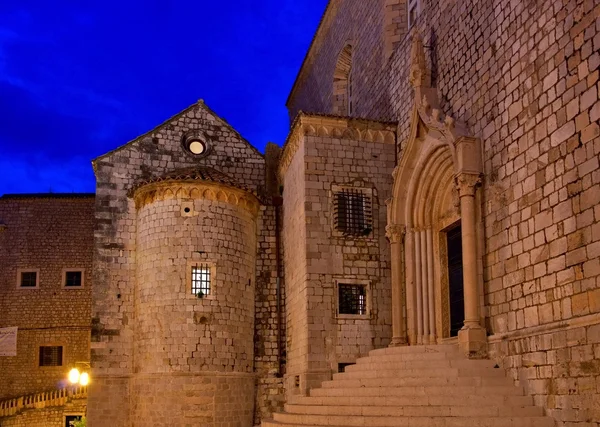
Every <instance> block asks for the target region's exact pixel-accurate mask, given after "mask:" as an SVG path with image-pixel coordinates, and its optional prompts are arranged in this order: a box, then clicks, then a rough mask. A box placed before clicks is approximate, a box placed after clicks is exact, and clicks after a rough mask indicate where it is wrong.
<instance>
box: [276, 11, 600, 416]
mask: <svg viewBox="0 0 600 427" xmlns="http://www.w3.org/2000/svg"><path fill="white" fill-rule="evenodd" d="M421 4H422V7H421V15H420V16H419V18H418V20H417V22H416V28H417V29H418V30H419V31H420V33H421V35H422V36H423V38H424V44H425V45H426V46H428V49H427V56H428V57H427V63H428V65H429V66H430V67H431V69H432V82H433V86H435V87H436V88H437V91H438V94H439V95H440V100H441V102H442V107H443V110H444V112H445V113H446V114H449V115H451V116H453V117H454V118H455V119H456V120H459V121H462V122H465V123H466V124H467V126H468V128H469V129H470V131H471V133H472V134H473V135H474V136H475V137H478V138H480V139H481V141H482V144H483V156H484V159H483V160H484V170H485V175H484V177H483V178H484V179H483V193H484V195H483V205H482V207H481V208H482V212H483V216H484V248H485V254H484V259H483V264H484V289H485V295H484V298H485V304H486V311H487V312H486V313H485V314H486V317H487V325H486V327H487V328H488V332H489V334H491V337H490V354H491V355H492V356H493V357H495V358H497V359H498V360H499V361H503V362H504V366H506V367H507V368H508V369H509V370H510V373H511V375H513V378H515V380H518V381H520V382H521V383H522V384H524V385H525V386H526V387H528V390H529V391H530V392H531V393H532V394H534V396H535V398H536V401H537V403H538V404H540V405H544V406H545V407H546V408H548V410H549V412H550V413H551V414H552V415H553V416H554V417H555V418H557V419H558V420H559V423H560V425H589V424H586V423H598V422H600V421H599V418H598V414H597V412H596V409H595V408H593V406H592V404H591V403H590V402H593V401H594V399H595V401H598V399H599V397H598V393H599V391H598V388H597V384H598V370H597V366H598V360H599V354H598V350H597V346H598V343H597V341H596V338H595V332H594V331H595V327H596V326H597V324H598V318H597V315H598V312H599V311H600V307H599V305H598V303H597V301H598V295H599V293H600V291H599V288H600V283H599V279H598V277H599V274H600V270H599V269H598V256H599V253H598V251H597V247H598V242H599V241H600V234H598V232H597V228H598V227H597V224H598V221H599V219H600V216H599V213H598V202H599V200H598V197H600V196H599V195H600V187H599V186H600V174H599V161H600V160H599V157H598V156H599V154H600V148H599V147H600V141H599V136H598V135H599V132H600V131H599V127H598V121H599V119H600V116H599V114H600V113H599V112H600V107H599V103H598V97H599V85H598V67H599V65H600V56H599V54H598V52H599V50H600V35H599V33H600V24H599V16H600V6H598V4H597V2H594V1H589V0H574V1H568V2H562V1H550V0H545V1H538V2H527V1H491V0H479V1H475V2H436V1H422V2H421ZM340 5H341V6H340V7H339V8H338V9H337V12H336V16H337V18H336V21H335V24H334V25H331V26H329V27H327V29H326V31H324V35H325V36H323V40H325V41H324V42H323V44H322V46H325V47H323V48H322V49H321V50H319V49H316V50H315V53H314V54H313V55H312V56H313V58H312V60H311V61H312V62H311V63H310V65H309V67H308V69H307V71H306V73H305V74H306V78H305V80H303V83H302V89H300V88H296V91H295V94H294V95H293V96H292V97H291V98H290V100H291V101H292V102H291V104H289V105H288V106H289V107H290V110H291V111H294V109H300V108H301V109H302V110H305V111H320V110H322V109H325V111H327V110H326V107H327V105H326V103H324V102H322V100H325V99H328V97H329V93H330V91H331V77H330V74H329V73H328V72H326V70H328V69H329V68H330V67H333V66H334V65H335V55H334V53H333V52H336V51H337V50H339V49H341V48H342V47H343V46H344V42H343V40H345V39H347V38H353V37H355V36H354V34H359V32H361V31H366V30H362V29H361V28H360V27H357V26H356V25H355V24H354V23H353V19H352V18H351V15H353V14H354V15H356V16H360V15H364V14H366V13H377V12H369V10H370V9H371V5H370V4H369V5H367V3H366V2H361V3H360V4H359V2H351V1H350V2H341V3H340ZM375 9H376V8H375ZM375 22H376V21H375ZM363 26H364V25H363ZM377 43H379V41H378V40H377V38H375V37H370V38H369V37H367V36H364V37H361V42H360V43H359V44H357V52H356V56H355V58H357V60H356V62H354V65H353V67H354V68H355V69H356V68H362V69H364V70H372V67H373V64H372V63H366V62H364V63H363V62H362V61H361V60H358V58H359V57H360V53H359V51H360V50H362V49H365V50H369V51H371V50H375V51H377V49H378V47H377V46H376V44H377ZM327 46H331V47H327ZM364 55H366V53H365V54H364ZM409 62H410V35H409V36H407V37H406V38H405V39H404V40H402V41H401V42H400V43H399V44H398V45H397V47H396V51H395V52H394V53H393V54H392V56H391V57H390V59H389V61H388V62H387V63H384V62H382V61H380V62H379V66H380V67H381V70H382V72H381V73H379V72H375V71H372V72H370V75H369V76H368V77H365V78H364V80H365V81H380V80H381V81H382V84H381V85H378V84H372V85H370V90H371V91H372V92H370V93H368V94H366V93H365V92H362V93H361V92H360V91H359V92H358V93H357V98H356V99H355V105H356V109H357V111H361V112H362V113H363V115H364V116H366V117H368V118H371V119H379V120H392V119H396V120H399V126H398V131H399V137H398V139H399V144H398V150H399V153H400V155H401V152H402V148H403V146H404V145H403V144H404V141H405V140H406V138H407V136H408V129H409V118H410V111H411V108H412V105H413V100H412V96H413V95H412V90H411V89H410V86H409V83H408V67H409ZM365 72H367V71H365ZM373 99H375V100H378V102H373ZM385 99H387V100H389V102H379V101H381V100H385ZM590 331H591V333H590ZM555 334H558V335H556V338H554V336H555ZM549 340H550V341H551V342H549ZM592 383H595V384H596V387H595V388H594V387H593V386H591V384H592Z"/></svg>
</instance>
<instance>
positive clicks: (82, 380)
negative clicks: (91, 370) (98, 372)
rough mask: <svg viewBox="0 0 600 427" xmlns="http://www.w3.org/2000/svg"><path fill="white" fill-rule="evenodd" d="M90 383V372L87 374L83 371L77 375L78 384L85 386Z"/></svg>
mask: <svg viewBox="0 0 600 427" xmlns="http://www.w3.org/2000/svg"><path fill="white" fill-rule="evenodd" d="M89 383H90V374H88V373H87V372H83V373H82V374H81V375H80V376H79V384H81V385H83V386H86V385H88V384H89Z"/></svg>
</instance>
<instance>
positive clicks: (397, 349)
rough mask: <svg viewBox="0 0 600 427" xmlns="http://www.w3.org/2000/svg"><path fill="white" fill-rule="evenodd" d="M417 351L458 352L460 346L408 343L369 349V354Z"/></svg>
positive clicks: (413, 352)
mask: <svg viewBox="0 0 600 427" xmlns="http://www.w3.org/2000/svg"><path fill="white" fill-rule="evenodd" d="M415 353H420V354H422V353H456V354H460V352H459V351H458V346H457V345H456V344H439V345H406V346H400V347H384V348H378V349H375V350H371V351H369V356H379V355H384V354H385V355H388V354H415Z"/></svg>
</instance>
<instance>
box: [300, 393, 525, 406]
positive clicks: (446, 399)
mask: <svg viewBox="0 0 600 427" xmlns="http://www.w3.org/2000/svg"><path fill="white" fill-rule="evenodd" d="M533 404H534V401H533V397H531V396H523V395H512V394H504V395H502V394H495V395H481V394H477V395H450V396H448V395H445V394H444V395H435V394H433V395H432V394H419V395H412V394H407V395H394V396H386V397H380V396H357V397H353V396H317V397H315V396H296V397H294V398H293V399H290V401H289V405H298V406H319V405H321V406H338V407H349V406H350V407H351V406H363V407H364V406H380V407H384V406H386V407H387V406H422V405H431V406H448V405H456V406H470V405H472V406H506V405H512V406H517V407H525V406H533Z"/></svg>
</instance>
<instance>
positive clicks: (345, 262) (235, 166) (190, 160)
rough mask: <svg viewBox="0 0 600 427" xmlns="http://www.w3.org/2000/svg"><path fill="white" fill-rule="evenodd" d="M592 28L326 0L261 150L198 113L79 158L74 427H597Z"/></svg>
mask: <svg viewBox="0 0 600 427" xmlns="http://www.w3.org/2000/svg"><path fill="white" fill-rule="evenodd" d="M599 22H600V6H598V5H597V4H595V2H593V1H583V0H581V1H575V0H573V1H564V2H551V1H548V0H546V1H538V2H525V1H511V2H509V1H500V2H498V1H496V2H494V1H491V0H482V1H477V2H470V3H469V2H463V3H460V2H435V1H426V0H377V1H372V2H371V1H369V2H367V1H364V0H344V1H342V0H331V1H330V2H329V4H328V6H327V9H326V11H325V13H324V15H323V18H322V20H321V23H320V25H319V28H318V30H317V33H316V34H315V36H314V39H313V42H312V44H311V47H310V49H309V51H308V53H307V55H306V58H305V60H304V63H303V65H302V67H301V69H300V71H299V74H298V77H297V80H296V82H295V84H294V86H293V88H292V91H291V93H290V96H289V98H288V100H287V106H288V109H289V112H290V118H291V126H290V133H289V136H288V138H287V140H286V143H285V145H284V147H283V148H281V149H280V148H279V147H277V146H275V145H273V144H269V145H268V146H267V149H266V153H265V154H264V155H263V154H261V153H259V152H257V151H256V150H255V149H254V148H253V147H252V146H251V145H250V144H249V143H248V142H246V141H245V140H244V139H243V138H242V137H241V136H240V135H239V134H238V133H237V132H236V131H235V130H234V129H233V128H231V126H229V125H228V124H227V123H226V122H225V121H224V120H223V119H221V118H219V117H218V116H217V115H216V114H215V113H214V112H213V111H211V110H210V109H209V108H208V107H207V106H206V105H205V104H204V103H203V102H201V101H199V102H198V103H197V104H194V105H192V106H190V107H189V108H187V109H186V110H184V111H182V112H181V113H179V114H177V115H176V116H174V117H172V118H170V119H169V120H167V121H166V122H164V123H163V124H161V125H159V126H157V127H156V128H155V129H153V130H151V131H149V132H148V133H147V134H145V135H142V136H140V137H139V138H137V139H136V140H134V141H131V142H130V143H128V144H126V145H124V146H122V147H120V148H117V149H116V150H114V151H112V152H110V153H107V154H105V155H103V156H101V157H99V158H98V159H96V160H95V161H94V170H95V173H96V179H97V190H96V197H95V202H94V203H95V205H94V207H93V208H91V209H90V210H89V211H88V212H87V214H86V215H88V216H87V217H86V218H88V219H87V220H89V221H90V222H91V223H95V226H94V232H93V239H92V238H91V237H90V238H89V239H85V242H86V244H88V245H89V246H86V247H87V248H88V249H89V250H90V251H92V252H93V256H92V258H93V262H92V265H91V266H88V265H86V266H84V268H85V269H86V272H87V271H88V270H87V269H88V268H89V271H90V272H91V277H90V280H91V282H93V287H92V288H91V303H90V301H89V299H86V297H85V296H84V295H82V296H81V298H82V299H81V301H82V303H83V304H87V305H86V307H87V309H88V310H89V313H88V312H85V313H84V312H82V313H81V315H79V314H78V315H77V316H74V317H73V319H74V324H78V325H80V326H84V325H87V326H88V327H89V328H90V330H89V332H90V333H89V334H87V335H86V336H85V337H81V340H82V341H81V342H80V344H81V348H82V349H83V348H85V349H87V348H88V347H87V346H88V345H89V348H90V357H91V363H92V368H93V370H92V374H93V382H92V384H91V386H90V390H89V396H88V400H87V414H88V423H89V425H90V426H92V427H97V426H103V425H110V426H138V425H156V426H161V425H165V426H166V425H182V426H183V425H211V426H241V427H246V426H251V425H253V424H258V423H260V421H261V420H262V422H263V425H264V426H266V427H272V426H275V425H294V426H297V425H307V426H315V425H328V424H329V425H347V423H348V422H349V421H348V420H349V416H352V417H354V418H353V419H355V421H353V422H355V423H356V424H357V425H373V426H377V425H411V423H415V422H420V423H423V424H427V425H440V423H445V424H443V425H453V424H451V423H457V424H458V425H464V424H465V423H470V422H475V421H474V419H476V420H479V421H480V424H481V425H508V424H511V425H512V424H514V425H523V426H525V425H527V426H550V425H555V423H556V424H558V425H561V426H579V427H584V426H586V427H587V426H598V425H599V424H600V412H599V406H598V404H597V402H598V401H599V400H600V389H599V388H598V387H599V384H600V283H599V281H600V279H599V277H600V209H599V206H600V167H599V161H600V157H599V155H600V136H599V133H600V131H599V126H598V122H599V118H600V103H599V101H598V98H599V92H600V86H599V83H598V73H599V72H598V68H599V65H600V54H599V53H598V52H599V51H600V27H599ZM3 199H5V200H4V201H2V199H0V202H2V203H17V202H16V201H13V198H11V197H9V198H3ZM24 200H27V198H26V197H25V198H24ZM86 200H87V199H86ZM57 201H60V202H61V203H59V205H60V206H62V204H64V205H65V206H69V203H70V201H68V199H57ZM19 203H21V202H20V201H19ZM22 203H25V202H22ZM57 203H58V202H57ZM15 206H17V205H16V204H15ZM2 212H5V211H2ZM7 212H11V214H10V215H14V209H13V210H11V211H7ZM19 212H20V211H19ZM3 215H5V216H6V215H9V214H3ZM6 218H9V219H10V218H12V217H10V216H7V217H6ZM6 218H4V217H2V216H0V221H2V222H3V223H4V224H5V229H4V232H0V239H4V240H0V244H1V245H4V246H0V248H7V247H10V248H12V247H13V243H12V239H18V237H17V236H15V237H12V236H13V235H11V234H9V233H10V230H11V229H12V228H13V226H11V222H10V221H14V222H15V223H16V224H18V223H19V221H24V219H22V218H20V217H18V216H15V219H11V220H10V221H9V220H7V219H6ZM44 221H47V220H46V219H45V220H44ZM40 223H43V222H42V221H40ZM78 233H79V232H78ZM8 236H11V237H10V239H11V241H8V240H7V239H8ZM17 241H18V240H17ZM92 242H93V243H92ZM4 250H5V251H6V249H4ZM29 250H33V249H32V248H31V247H30V246H27V247H25V248H24V249H23V252H21V253H20V255H19V256H20V257H21V258H17V259H16V260H15V261H12V262H13V264H11V266H10V268H8V269H6V270H3V271H2V276H1V277H2V280H3V282H2V284H3V288H2V292H3V294H2V295H3V298H8V297H9V296H10V295H12V294H14V293H16V295H17V298H20V299H19V300H18V302H15V303H14V304H15V305H14V306H15V307H27V306H28V305H27V304H29V301H27V300H25V299H24V298H23V295H24V293H25V292H36V291H35V289H30V290H21V289H19V288H18V287H17V285H16V283H15V285H14V287H12V283H13V282H14V280H13V279H10V277H11V275H12V276H13V277H15V275H16V274H17V273H16V271H17V269H35V268H39V269H40V271H43V270H42V269H43V268H45V267H44V266H43V265H42V266H39V267H35V266H33V265H30V260H31V259H32V258H31V256H30V255H29V252H28V251H29ZM53 262H55V261H53ZM0 267H2V266H0ZM75 267H77V266H75ZM2 268H4V267H2ZM53 268H54V267H53ZM56 268H57V269H58V267H56ZM60 268H61V269H62V268H71V267H69V266H66V265H65V266H61V267H60ZM13 270H14V271H13ZM56 271H58V270H56ZM28 272H29V271H25V273H28ZM54 274H55V276H56V277H58V273H54ZM86 274H87V273H86ZM27 277H29V279H31V276H27ZM86 277H87V276H86ZM40 278H42V275H41V274H40ZM29 279H28V280H29ZM53 280H54V279H53ZM87 280H88V279H86V282H85V283H86V284H87ZM55 282H56V281H55ZM9 283H10V287H11V288H10V292H9ZM28 283H29V282H28ZM31 283H33V282H31ZM53 283H54V282H53ZM55 285H56V291H48V293H47V294H42V292H43V289H42V288H43V287H44V286H43V282H41V281H40V289H39V292H40V296H42V295H44V296H45V297H46V298H48V299H50V298H55V297H58V295H59V294H60V295H70V294H68V292H80V291H73V290H71V289H69V290H64V291H63V292H62V293H59V292H58V291H59V290H60V287H59V286H58V285H59V282H56V283H55ZM48 289H52V288H51V284H48ZM85 289H88V290H87V291H86V290H85ZM52 292H56V293H57V295H54V294H52ZM83 292H89V288H87V287H85V288H84V290H83ZM4 295H6V297H4ZM4 301H5V300H4V299H3V300H2V307H3V308H4V307H5V306H7V305H6V303H5V302H4ZM41 301H45V299H44V298H42V300H41ZM45 310H46V311H45V312H46V313H49V314H48V315H49V316H50V311H49V309H45ZM59 315H60V316H65V312H64V311H61V312H59ZM0 319H3V318H1V317H0ZM17 320H19V319H15V318H10V319H9V320H8V321H4V319H3V320H2V323H0V327H15V326H17V327H19V332H18V335H17V337H18V339H17V342H18V345H17V346H18V355H17V356H16V359H11V356H9V357H8V358H7V357H0V364H2V363H20V362H15V361H18V360H20V359H19V357H29V358H30V359H31V360H34V359H35V357H36V356H35V355H36V354H38V352H41V351H42V350H37V349H33V350H29V352H28V351H27V350H26V349H24V350H23V351H21V350H20V349H21V347H20V346H28V347H31V346H32V344H31V343H30V341H31V340H32V339H33V338H28V335H26V334H25V333H22V332H21V329H24V328H25V327H26V326H25V325H26V324H25V323H19V324H16V323H18V322H17ZM79 321H81V323H77V322H79ZM60 325H61V326H62V325H64V326H66V323H65V324H60ZM51 341H52V340H51ZM38 345H42V344H38ZM47 346H50V347H56V346H57V344H56V343H55V341H53V342H49V343H48V344H47ZM43 347H46V344H44V345H43ZM32 348H33V347H32ZM377 349H379V350H377ZM373 350H375V351H373ZM43 351H46V350H43ZM52 351H54V350H52ZM64 351H66V350H64ZM370 352H371V353H370ZM40 354H41V353H40ZM65 354H68V353H65ZM19 355H22V356H19ZM12 357H13V358H14V357H15V356H12ZM78 357H79V356H78ZM82 357H83V355H82ZM359 359H360V360H359ZM480 359H483V360H480ZM488 359H489V360H488ZM65 360H66V359H65ZM68 360H69V363H72V362H74V361H75V360H73V359H72V358H71V359H68ZM357 360H358V363H356V362H357ZM355 363H356V366H349V365H352V364H355ZM0 366H4V365H0ZM342 371H345V372H342ZM35 372H42V371H35ZM57 372H58V371H57ZM3 375H4V374H3ZM36 375H37V376H39V374H36ZM37 376H36V377H35V378H37ZM11 378H12V377H11ZM56 378H57V380H58V378H60V376H59V375H57V377H56ZM40 381H42V380H40ZM51 386H52V385H51V384H44V383H43V382H40V383H39V387H38V388H36V387H32V388H30V389H26V390H25V389H23V390H21V389H18V387H20V385H19V386H13V387H14V388H12V389H10V390H9V391H7V392H5V394H4V395H3V396H2V395H0V397H2V398H8V397H18V395H19V394H22V393H32V392H36V391H42V388H51ZM320 387H322V388H320ZM17 389H18V390H17ZM0 390H2V389H1V386H0ZM407 395H408V396H409V397H406V396H407ZM284 402H287V403H288V405H287V406H286V407H285V408H284V407H283V403H284ZM283 409H285V411H286V412H282V410H283ZM31 413H35V411H31ZM274 413H275V414H274ZM22 414H25V411H23V412H22ZM273 414H274V415H273ZM272 416H274V418H275V419H274V420H270V418H271V417H272ZM412 417H420V419H419V420H416V421H415V420H411V419H409V418H412ZM15 419H16V418H15V416H12V417H9V418H7V419H6V420H7V421H6V426H13V425H18V424H10V423H12V422H13V421H12V420H15ZM1 422H2V423H3V424H2V426H3V427H4V426H5V424H4V423H5V421H4V420H3V419H2V421H1ZM428 423H429V424H428Z"/></svg>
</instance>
